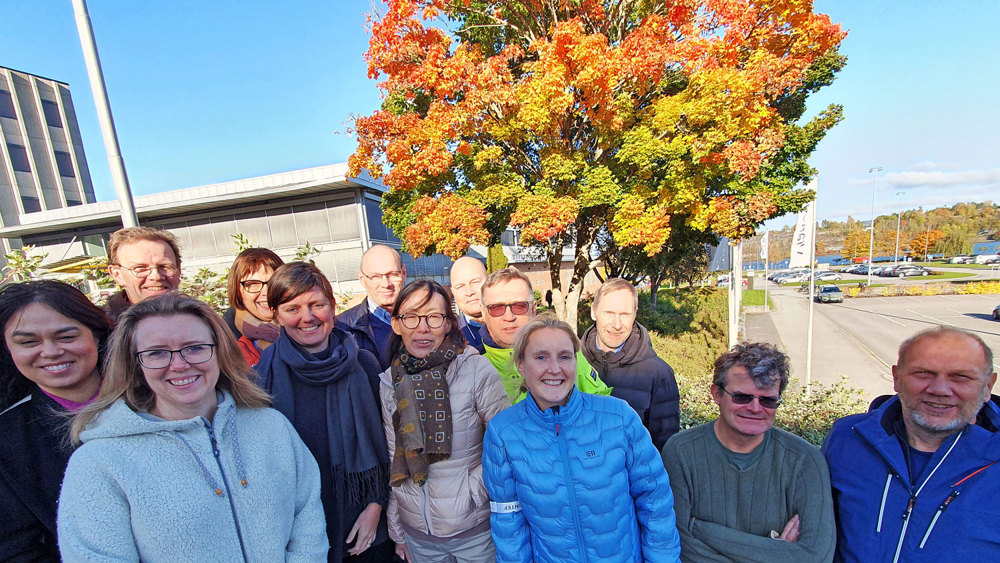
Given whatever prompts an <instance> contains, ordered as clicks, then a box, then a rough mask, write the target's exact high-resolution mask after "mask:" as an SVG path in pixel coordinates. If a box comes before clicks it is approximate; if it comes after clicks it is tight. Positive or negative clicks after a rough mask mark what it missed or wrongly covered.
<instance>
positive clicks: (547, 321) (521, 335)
mask: <svg viewBox="0 0 1000 563" xmlns="http://www.w3.org/2000/svg"><path fill="white" fill-rule="evenodd" d="M543 328H554V329H556V330H561V331H563V332H565V333H566V334H567V335H569V339H570V340H571V341H572V342H573V352H579V351H580V338H579V337H578V336H577V335H576V331H575V330H573V328H572V327H571V326H569V324H567V323H566V322H565V321H560V320H559V319H557V318H556V317H555V316H554V315H550V314H548V313H542V314H541V315H538V316H537V317H535V318H533V319H531V320H530V321H529V322H528V324H526V325H524V326H523V327H521V330H520V331H518V333H517V340H516V341H515V342H514V354H513V356H512V359H513V361H514V364H515V365H516V364H517V363H518V362H521V361H523V360H524V354H525V350H527V349H528V340H529V339H530V338H531V335H532V334H534V333H535V332H537V331H539V330H541V329H543Z"/></svg>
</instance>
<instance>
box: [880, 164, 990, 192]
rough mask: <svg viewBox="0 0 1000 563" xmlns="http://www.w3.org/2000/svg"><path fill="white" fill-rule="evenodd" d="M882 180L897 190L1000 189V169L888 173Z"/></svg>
mask: <svg viewBox="0 0 1000 563" xmlns="http://www.w3.org/2000/svg"><path fill="white" fill-rule="evenodd" d="M884 180H885V181H886V182H888V183H889V184H891V185H893V186H895V187H897V188H942V187H944V188H950V187H953V186H967V187H970V188H971V187H984V186H985V187H994V188H996V187H1000V168H995V169H993V170H965V171H959V172H941V171H934V172H919V171H917V172H890V173H888V174H886V175H885V177H884Z"/></svg>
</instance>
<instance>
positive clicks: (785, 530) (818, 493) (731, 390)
mask: <svg viewBox="0 0 1000 563" xmlns="http://www.w3.org/2000/svg"><path fill="white" fill-rule="evenodd" d="M787 384H788V358H787V357H786V356H785V355H784V354H782V353H781V352H779V351H778V350H777V349H775V348H774V347H773V346H771V345H768V344H738V345H736V346H734V347H733V349H732V350H731V351H729V352H727V353H725V354H723V355H722V356H720V357H719V359H718V360H716V361H715V377H714V379H713V382H712V388H711V392H712V398H713V399H714V400H715V403H716V404H717V405H719V418H717V419H716V420H715V421H714V422H709V423H707V424H704V425H702V426H698V427H696V428H692V429H690V430H686V431H684V432H681V433H680V434H676V435H674V436H673V437H672V438H670V440H668V441H667V445H666V446H664V448H663V452H662V456H663V464H664V466H665V467H666V468H667V474H668V475H669V476H670V486H671V488H672V489H673V493H674V510H675V512H676V515H677V529H678V532H679V533H680V536H681V559H682V560H683V561H761V562H765V561H766V562H769V563H773V562H779V561H788V562H798V561H832V560H833V554H834V547H835V543H836V527H835V522H834V517H833V500H832V498H831V493H830V473H829V470H828V469H827V465H826V461H825V460H824V459H823V456H822V455H821V454H820V451H819V448H816V447H815V446H812V445H811V444H809V443H808V442H806V441H805V440H803V439H801V438H799V437H797V436H794V435H792V434H789V433H788V432H785V431H784V430H781V429H779V428H774V414H775V411H776V410H777V409H778V406H779V405H780V404H781V393H782V392H783V391H784V390H785V386H786V385H787Z"/></svg>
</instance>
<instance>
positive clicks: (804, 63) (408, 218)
mask: <svg viewBox="0 0 1000 563" xmlns="http://www.w3.org/2000/svg"><path fill="white" fill-rule="evenodd" d="M843 37H844V32H843V31H841V29H840V26H839V25H836V24H834V23H832V22H831V21H830V19H829V17H827V16H826V15H822V14H816V13H814V12H813V9H812V2H811V1H809V0H678V1H670V0H666V1H664V0H660V1H655V0H493V1H489V0H451V1H449V0H387V1H386V4H385V6H384V14H382V15H378V16H373V17H372V21H371V39H370V43H369V49H368V52H367V53H366V59H367V61H368V73H369V76H370V77H371V78H373V79H376V80H379V88H380V89H381V91H382V92H383V94H384V102H383V104H382V108H381V109H380V110H378V111H376V112H375V113H373V114H372V115H369V116H362V117H358V118H357V119H356V121H355V125H354V131H355V133H356V134H357V137H358V148H357V151H356V152H355V154H354V155H352V156H351V158H350V166H351V172H352V173H353V174H358V173H360V172H361V171H362V170H368V171H369V172H370V173H371V174H372V175H373V176H375V177H382V178H383V180H384V182H385V184H386V186H387V187H388V188H389V190H388V192H387V193H386V194H385V196H384V198H383V204H382V207H383V210H384V220H385V222H386V224H387V225H388V226H389V227H391V228H392V229H393V231H394V232H395V233H397V234H399V235H400V236H401V238H402V240H403V242H404V245H405V248H406V250H408V251H409V252H410V253H411V254H412V255H414V256H419V255H421V254H429V253H432V252H443V253H445V254H447V255H448V256H451V257H453V258H455V257H458V256H460V255H461V254H463V253H464V252H465V251H466V250H467V249H468V247H469V245H471V244H488V243H490V242H496V241H497V239H498V237H499V235H500V233H502V232H503V231H504V229H506V228H508V227H515V228H517V229H519V232H520V236H521V239H520V242H521V244H522V245H525V246H533V247H537V248H540V249H541V250H542V251H543V252H544V255H545V258H546V261H547V263H548V265H549V268H550V272H551V277H552V285H553V287H554V289H553V305H554V306H555V308H556V312H557V313H558V314H559V316H560V317H561V318H563V319H566V320H568V321H570V322H575V319H576V310H577V303H578V300H579V296H580V292H581V290H582V286H583V279H584V276H585V275H586V273H587V272H588V271H589V270H590V269H591V268H593V267H594V265H595V264H594V263H593V260H592V259H591V255H590V249H591V245H592V243H593V242H594V238H595V234H596V233H597V231H598V229H599V228H601V227H602V226H605V227H606V228H607V229H608V231H609V232H610V233H611V234H612V235H613V238H614V242H615V244H617V245H620V246H622V247H626V246H630V247H640V248H642V249H644V250H645V251H646V252H647V253H649V254H651V255H652V254H655V253H656V252H658V251H660V249H661V248H663V247H664V244H665V243H667V241H668V239H669V237H670V234H671V229H670V225H671V218H672V217H674V216H677V215H679V216H681V217H683V218H684V221H685V222H686V224H687V225H689V226H691V227H694V228H696V229H700V230H710V231H713V232H715V233H717V234H718V235H720V236H726V237H729V238H731V239H741V238H745V237H747V236H750V235H752V234H753V233H754V231H755V228H756V227H757V226H759V225H760V224H761V223H762V222H763V221H765V220H767V219H769V218H771V217H774V216H777V215H781V214H783V213H786V212H792V211H797V210H799V209H801V207H802V206H803V205H804V204H805V202H807V201H809V200H810V199H812V198H813V197H814V194H813V193H812V192H810V191H808V190H804V189H801V188H798V187H797V186H798V185H799V184H800V183H801V182H802V181H803V180H806V179H808V178H809V177H810V176H811V175H812V174H814V173H815V171H814V170H813V169H811V168H810V167H809V166H808V164H807V163H806V158H807V157H808V156H809V154H810V153H811V152H812V150H813V149H814V148H815V146H816V143H817V142H818V141H819V139H820V138H822V136H823V134H824V133H825V132H826V131H827V130H828V129H829V128H830V127H832V126H833V125H834V124H836V123H837V122H838V121H839V120H840V118H841V113H840V108H839V106H830V107H829V108H827V109H826V110H824V111H822V112H820V113H818V114H817V115H816V116H815V117H814V118H813V119H812V120H810V121H808V122H806V123H804V124H801V125H800V124H797V123H796V122H797V121H798V120H799V118H800V117H801V116H802V115H803V113H804V111H805V99H806V97H807V96H808V95H809V94H810V93H811V92H813V91H815V90H816V89H817V88H820V87H822V86H825V85H827V84H829V83H830V82H831V81H832V80H833V75H834V73H836V71H837V70H839V69H840V68H841V67H842V66H843V63H844V58H843V57H842V56H840V55H839V54H837V51H836V47H837V45H838V44H839V43H840V41H841V40H842V39H843ZM567 246H568V247H575V249H576V253H575V260H574V264H573V274H572V276H571V278H570V281H569V283H568V285H567V286H565V287H563V286H562V284H561V282H560V275H559V270H560V266H561V260H562V252H563V248H564V247H567Z"/></svg>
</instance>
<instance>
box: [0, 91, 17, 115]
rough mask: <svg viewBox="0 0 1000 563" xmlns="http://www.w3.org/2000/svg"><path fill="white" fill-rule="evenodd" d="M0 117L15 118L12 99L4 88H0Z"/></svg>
mask: <svg viewBox="0 0 1000 563" xmlns="http://www.w3.org/2000/svg"><path fill="white" fill-rule="evenodd" d="M0 117H8V118H10V119H17V113H15V112H14V99H13V98H11V97H10V92H8V91H6V90H0Z"/></svg>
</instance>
